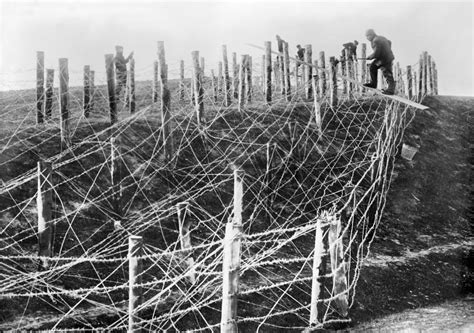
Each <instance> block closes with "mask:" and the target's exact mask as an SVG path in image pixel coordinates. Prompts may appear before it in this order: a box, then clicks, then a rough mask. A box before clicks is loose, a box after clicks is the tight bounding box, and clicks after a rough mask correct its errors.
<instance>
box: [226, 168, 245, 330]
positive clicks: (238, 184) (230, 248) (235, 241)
mask: <svg viewBox="0 0 474 333" xmlns="http://www.w3.org/2000/svg"><path fill="white" fill-rule="evenodd" d="M242 198H243V171H242V170H238V169H236V170H234V211H233V219H232V221H230V222H228V223H227V224H226V229H225V239H224V258H223V262H222V280H223V283H222V311H221V332H238V326H237V301H238V292H239V273H240V247H241V235H242V209H243V207H242Z"/></svg>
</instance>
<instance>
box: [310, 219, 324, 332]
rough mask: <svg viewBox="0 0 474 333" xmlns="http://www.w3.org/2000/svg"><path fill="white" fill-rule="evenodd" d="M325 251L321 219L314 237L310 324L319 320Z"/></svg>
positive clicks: (314, 323)
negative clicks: (321, 268) (321, 271)
mask: <svg viewBox="0 0 474 333" xmlns="http://www.w3.org/2000/svg"><path fill="white" fill-rule="evenodd" d="M323 252H324V244H323V229H322V228H321V220H318V221H317V222H316V235H315V237H314V254H313V279H312V283H311V307H310V312H309V324H310V325H316V324H318V323H319V320H318V317H319V315H318V300H319V295H320V291H321V289H322V288H321V287H322V281H321V277H320V267H321V264H322V260H321V258H322V256H323Z"/></svg>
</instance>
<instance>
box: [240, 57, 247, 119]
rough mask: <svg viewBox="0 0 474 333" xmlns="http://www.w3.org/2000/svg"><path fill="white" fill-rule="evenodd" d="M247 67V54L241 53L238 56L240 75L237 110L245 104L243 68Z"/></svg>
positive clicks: (241, 108)
mask: <svg viewBox="0 0 474 333" xmlns="http://www.w3.org/2000/svg"><path fill="white" fill-rule="evenodd" d="M246 68H247V56H246V55H242V56H241V58H240V76H239V111H242V110H243V108H244V106H245V101H246V99H245V70H246Z"/></svg>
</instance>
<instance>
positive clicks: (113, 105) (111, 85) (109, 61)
mask: <svg viewBox="0 0 474 333" xmlns="http://www.w3.org/2000/svg"><path fill="white" fill-rule="evenodd" d="M105 68H106V73H107V91H108V94H109V108H110V124H111V125H113V124H115V123H116V122H117V101H116V100H115V80H114V55H113V54H106V55H105Z"/></svg>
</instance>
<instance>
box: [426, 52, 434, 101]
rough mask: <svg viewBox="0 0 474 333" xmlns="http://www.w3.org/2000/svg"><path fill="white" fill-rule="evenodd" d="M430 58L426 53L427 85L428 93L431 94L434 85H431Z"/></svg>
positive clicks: (431, 68)
mask: <svg viewBox="0 0 474 333" xmlns="http://www.w3.org/2000/svg"><path fill="white" fill-rule="evenodd" d="M431 62H432V59H431V55H430V54H428V63H427V68H426V70H427V86H428V88H427V89H428V93H429V94H430V95H433V90H434V85H433V66H432V64H431Z"/></svg>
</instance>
